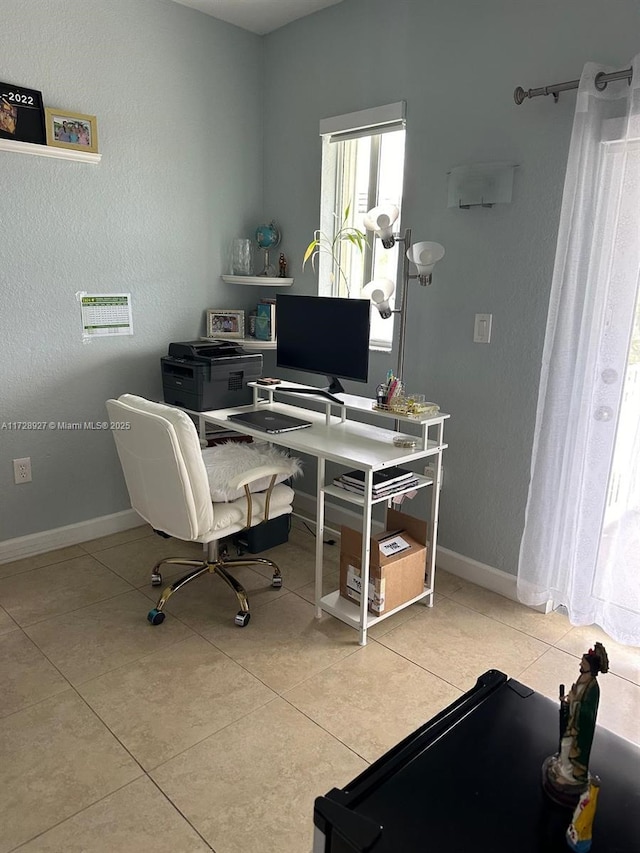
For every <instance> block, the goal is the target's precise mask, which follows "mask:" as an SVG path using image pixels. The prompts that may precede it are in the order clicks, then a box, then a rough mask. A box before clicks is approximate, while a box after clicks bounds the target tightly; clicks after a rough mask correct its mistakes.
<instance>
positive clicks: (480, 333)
mask: <svg viewBox="0 0 640 853" xmlns="http://www.w3.org/2000/svg"><path fill="white" fill-rule="evenodd" d="M492 320H493V314H476V320H475V323H474V326H473V342H474V344H488V343H490V341H491V321H492Z"/></svg>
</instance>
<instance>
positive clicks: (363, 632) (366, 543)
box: [358, 471, 373, 646]
mask: <svg viewBox="0 0 640 853" xmlns="http://www.w3.org/2000/svg"><path fill="white" fill-rule="evenodd" d="M372 483H373V472H372V471H365V473H364V493H365V496H366V500H365V502H364V507H363V510H362V552H361V554H360V580H361V590H360V639H359V640H358V642H359V643H360V645H361V646H366V645H367V611H368V608H369V558H370V556H371V485H372Z"/></svg>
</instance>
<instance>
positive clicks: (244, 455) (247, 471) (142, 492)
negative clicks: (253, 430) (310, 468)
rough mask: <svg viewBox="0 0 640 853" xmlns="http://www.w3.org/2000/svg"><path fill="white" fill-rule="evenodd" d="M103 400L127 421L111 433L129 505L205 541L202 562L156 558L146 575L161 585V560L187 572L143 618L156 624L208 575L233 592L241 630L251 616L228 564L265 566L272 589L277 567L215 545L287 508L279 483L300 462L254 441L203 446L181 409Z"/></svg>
mask: <svg viewBox="0 0 640 853" xmlns="http://www.w3.org/2000/svg"><path fill="white" fill-rule="evenodd" d="M106 405H107V410H108V412H109V418H110V420H111V421H112V422H119V423H121V424H128V425H129V427H128V428H126V429H117V430H113V436H114V439H115V442H116V448H117V450H118V456H119V457H120V463H121V465H122V470H123V473H124V478H125V481H126V484H127V489H128V490H129V497H130V498H131V505H132V507H133V508H134V509H135V510H136V512H137V513H138V515H140V516H142V518H144V519H145V521H147V522H149V524H150V525H151V526H152V527H153V529H154V530H155V531H156V532H158V533H161V534H162V535H166V536H175V537H176V538H178V539H182V540H185V541H189V542H202V543H203V545H206V546H207V559H206V560H204V559H203V560H186V559H178V558H167V559H164V560H160V561H159V562H158V563H156V565H155V566H154V567H153V569H152V572H151V583H152V585H153V586H160V585H162V574H161V572H160V569H161V567H162V566H163V565H165V564H171V565H182V566H191V568H192V570H191V571H190V572H189V573H188V574H186V575H185V576H184V577H182V578H180V579H179V580H177V581H175V582H174V583H172V584H171V585H170V586H167V587H166V588H165V589H164V590H163V591H162V594H161V595H160V598H159V599H158V603H157V604H156V606H155V607H154V608H152V609H151V610H150V611H149V613H148V615H147V619H148V620H149V622H151V624H152V625H159V624H160V623H161V622H163V621H164V617H165V614H164V613H163V609H164V606H165V604H166V603H167V601H168V599H169V598H170V596H171V595H173V593H174V592H177V590H179V589H180V588H181V587H182V586H184V585H185V584H187V583H190V582H191V581H192V580H195V578H197V577H200V575H203V574H205V573H207V572H213V573H215V574H217V575H219V576H220V577H221V578H222V579H223V580H224V581H225V583H227V584H228V585H229V586H230V587H231V588H232V589H233V591H234V592H235V594H236V596H237V598H238V601H239V602H240V611H239V612H238V614H237V616H236V617H235V623H236V625H239V626H240V627H244V626H245V625H246V624H247V623H248V621H249V619H250V613H249V600H248V598H247V594H246V591H245V590H244V588H243V587H242V585H241V584H240V583H238V581H237V580H236V579H235V578H234V577H232V576H231V575H230V574H229V573H228V571H227V570H226V566H230V565H236V566H251V565H255V564H257V563H262V564H266V565H268V566H271V567H272V569H273V579H272V586H274V587H280V586H282V576H281V574H280V569H279V568H278V566H277V565H276V564H275V563H274V562H273V561H272V560H267V559H265V558H263V557H252V558H250V559H237V560H236V559H234V560H228V559H221V558H220V555H219V547H218V546H219V542H220V540H221V539H223V538H224V537H227V536H230V535H231V534H233V533H237V532H239V531H241V530H244V529H246V528H248V527H253V526H255V525H257V524H261V523H262V522H264V521H266V520H268V519H271V518H277V517H278V516H280V515H284V514H285V513H290V512H291V503H292V501H293V496H294V493H293V490H292V489H291V488H289V486H286V485H284V483H283V482H282V481H283V480H285V479H288V478H290V477H292V476H295V475H296V474H297V473H299V471H300V462H299V460H298V459H292V458H290V457H288V456H285V455H284V454H283V453H281V452H280V451H278V450H276V449H275V448H271V447H265V448H264V449H261V448H258V447H256V446H254V445H253V444H238V443H227V444H223V445H219V446H217V447H211V448H207V449H205V450H203V449H202V448H201V446H200V440H199V438H198V434H197V432H196V428H195V426H194V424H193V421H192V420H191V418H190V417H189V416H188V415H187V414H185V412H183V411H181V410H180V409H175V408H173V407H171V406H165V405H162V404H161V403H153V402H151V401H149V400H145V399H144V398H143V397H136V396H134V395H133V394H123V395H122V396H121V397H119V398H118V399H117V400H108V401H107V404H106ZM221 471H222V472H225V471H226V473H222V475H221V474H220V472H221ZM230 472H233V473H232V474H230Z"/></svg>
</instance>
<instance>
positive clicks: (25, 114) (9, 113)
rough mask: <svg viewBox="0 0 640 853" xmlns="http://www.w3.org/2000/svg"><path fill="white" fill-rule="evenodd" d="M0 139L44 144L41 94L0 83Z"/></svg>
mask: <svg viewBox="0 0 640 853" xmlns="http://www.w3.org/2000/svg"><path fill="white" fill-rule="evenodd" d="M0 139H13V140H14V141H15V142H33V143H34V144H36V145H44V144H45V133H44V108H43V106H42V92H38V91H36V90H35V89H25V88H24V86H14V85H13V84H12V83H0Z"/></svg>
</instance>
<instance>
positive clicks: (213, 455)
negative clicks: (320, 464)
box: [202, 441, 302, 501]
mask: <svg viewBox="0 0 640 853" xmlns="http://www.w3.org/2000/svg"><path fill="white" fill-rule="evenodd" d="M202 458H203V459H204V464H205V468H206V469H207V477H208V478H209V488H210V490H211V500H212V501H234V500H236V499H237V498H241V497H244V489H240V490H238V489H235V490H233V491H231V490H230V489H229V486H228V483H229V480H230V479H231V478H232V477H237V476H238V474H243V473H244V472H246V471H250V470H251V469H252V468H260V467H261V466H263V465H285V466H286V467H287V469H288V472H287V473H286V474H281V475H279V476H278V477H277V478H276V482H277V483H282V482H284V480H287V479H288V478H289V477H296V476H297V475H298V474H300V473H302V464H301V462H300V460H299V459H297V458H296V457H293V456H287V455H286V454H285V453H283V452H282V451H280V450H278V449H277V448H275V447H273V446H270V445H266V444H264V445H262V446H256V445H255V444H249V443H247V442H238V441H229V442H226V443H225V444H218V445H216V446H215V447H208V448H206V449H205V450H203V451H202ZM270 482H271V477H263V478H262V479H260V480H256V481H255V482H254V483H251V484H250V486H249V489H250V491H252V492H262V491H264V490H265V489H267V488H269V483H270Z"/></svg>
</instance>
